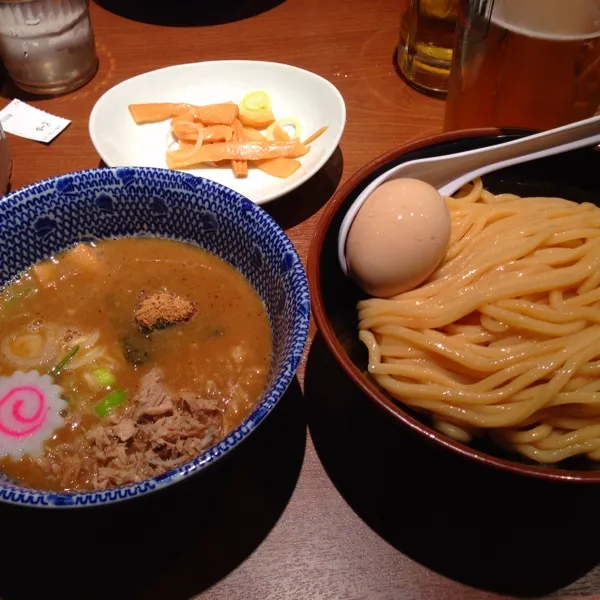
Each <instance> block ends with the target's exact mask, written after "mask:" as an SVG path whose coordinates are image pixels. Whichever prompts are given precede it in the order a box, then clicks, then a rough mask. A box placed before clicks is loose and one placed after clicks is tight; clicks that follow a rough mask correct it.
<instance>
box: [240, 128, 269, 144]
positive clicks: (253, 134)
mask: <svg viewBox="0 0 600 600" xmlns="http://www.w3.org/2000/svg"><path fill="white" fill-rule="evenodd" d="M244 138H245V139H246V140H252V141H254V142H262V141H264V140H266V139H267V138H266V137H265V136H264V135H263V134H262V133H261V132H260V131H257V130H256V129H254V128H252V127H244Z"/></svg>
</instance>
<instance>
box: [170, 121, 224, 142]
mask: <svg viewBox="0 0 600 600" xmlns="http://www.w3.org/2000/svg"><path fill="white" fill-rule="evenodd" d="M171 131H172V132H173V135H174V136H175V137H176V138H177V139H178V140H190V141H194V142H195V141H196V140H197V139H198V130H197V129H196V128H195V127H191V126H190V124H189V121H187V122H186V121H179V120H178V118H177V119H173V120H172V121H171ZM202 135H203V139H204V142H230V141H231V140H232V138H233V130H232V129H231V127H229V125H208V126H207V127H203V128H202Z"/></svg>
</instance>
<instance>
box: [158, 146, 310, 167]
mask: <svg viewBox="0 0 600 600" xmlns="http://www.w3.org/2000/svg"><path fill="white" fill-rule="evenodd" d="M306 152H307V148H306V147H305V146H304V145H303V144H301V143H300V142H299V141H298V140H293V141H291V142H277V141H270V140H269V141H267V140H265V141H263V142H255V141H242V142H240V141H237V142H233V141H232V142H219V143H216V144H203V145H202V146H200V148H198V151H197V152H196V153H194V155H193V156H191V157H189V158H187V159H185V160H182V159H177V158H176V157H171V156H167V166H168V167H169V168H171V169H181V168H184V167H191V166H192V165H197V164H199V163H203V162H217V161H220V160H227V159H229V160H263V159H265V158H277V157H279V156H284V157H287V158H296V157H298V156H303V155H304V154H306Z"/></svg>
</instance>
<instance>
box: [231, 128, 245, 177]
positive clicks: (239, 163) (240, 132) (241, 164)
mask: <svg viewBox="0 0 600 600" xmlns="http://www.w3.org/2000/svg"><path fill="white" fill-rule="evenodd" d="M231 128H232V129H233V139H234V140H235V141H238V142H241V141H243V140H244V128H243V127H242V124H241V123H240V122H239V120H238V119H236V120H235V121H234V122H233V125H232V126H231ZM231 168H232V169H233V174H234V175H235V176H236V177H248V161H246V160H232V161H231Z"/></svg>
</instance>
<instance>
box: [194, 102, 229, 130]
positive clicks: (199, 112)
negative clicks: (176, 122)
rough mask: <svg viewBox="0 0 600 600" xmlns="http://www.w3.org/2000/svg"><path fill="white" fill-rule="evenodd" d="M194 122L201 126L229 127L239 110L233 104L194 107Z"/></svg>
mask: <svg viewBox="0 0 600 600" xmlns="http://www.w3.org/2000/svg"><path fill="white" fill-rule="evenodd" d="M193 110H194V121H198V122H199V123H202V124H203V125H231V124H232V123H233V121H234V120H235V119H236V118H237V116H238V112H239V109H238V107H237V104H234V103H233V102H225V103H223V104H208V105H206V106H194V107H193Z"/></svg>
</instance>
